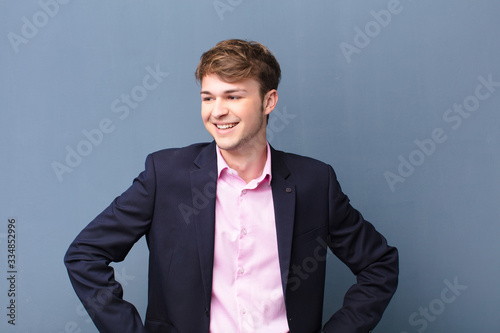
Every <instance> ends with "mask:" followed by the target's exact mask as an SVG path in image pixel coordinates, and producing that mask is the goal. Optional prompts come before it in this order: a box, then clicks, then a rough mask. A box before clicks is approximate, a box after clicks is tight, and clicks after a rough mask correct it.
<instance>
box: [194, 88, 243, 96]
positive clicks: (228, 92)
mask: <svg viewBox="0 0 500 333" xmlns="http://www.w3.org/2000/svg"><path fill="white" fill-rule="evenodd" d="M236 92H247V91H246V90H245V89H231V90H226V91H224V94H225V95H227V94H233V93H236ZM203 94H205V95H212V93H211V92H210V91H208V90H203V91H201V92H200V95H203Z"/></svg>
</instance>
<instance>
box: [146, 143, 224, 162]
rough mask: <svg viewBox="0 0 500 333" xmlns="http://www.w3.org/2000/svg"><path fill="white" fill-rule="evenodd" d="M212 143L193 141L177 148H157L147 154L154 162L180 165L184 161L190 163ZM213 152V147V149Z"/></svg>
mask: <svg viewBox="0 0 500 333" xmlns="http://www.w3.org/2000/svg"><path fill="white" fill-rule="evenodd" d="M211 145H213V143H210V142H202V143H194V144H192V145H189V146H186V147H179V148H167V149H162V150H158V151H156V152H153V153H151V154H149V156H148V158H151V159H152V160H153V161H154V162H155V163H157V162H159V163H162V164H163V163H168V164H173V165H182V164H185V163H189V164H192V163H193V162H194V161H195V160H196V158H197V157H198V156H199V155H200V153H201V152H202V151H204V150H206V149H207V148H209V147H210V146H211ZM214 153H215V149H214Z"/></svg>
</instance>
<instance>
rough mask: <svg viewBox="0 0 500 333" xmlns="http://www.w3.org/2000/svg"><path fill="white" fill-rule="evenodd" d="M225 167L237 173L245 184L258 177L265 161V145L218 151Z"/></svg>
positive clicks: (264, 143)
mask: <svg viewBox="0 0 500 333" xmlns="http://www.w3.org/2000/svg"><path fill="white" fill-rule="evenodd" d="M220 152H221V155H222V157H223V158H224V160H225V161H226V163H227V165H228V166H229V167H230V168H231V169H233V170H235V171H236V172H238V175H239V176H240V177H241V179H243V180H244V181H245V182H246V183H249V182H250V181H251V180H252V179H255V178H257V177H259V176H260V175H261V174H262V171H263V170H264V166H265V165H266V161H267V143H266V141H265V140H264V142H263V143H262V144H259V145H258V146H253V147H250V148H247V149H244V151H243V150H242V149H235V150H222V149H221V150H220Z"/></svg>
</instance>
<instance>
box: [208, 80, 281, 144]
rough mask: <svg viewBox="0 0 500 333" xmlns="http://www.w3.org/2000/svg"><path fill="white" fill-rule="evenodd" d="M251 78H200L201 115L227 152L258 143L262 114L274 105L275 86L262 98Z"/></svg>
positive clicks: (263, 133)
mask: <svg viewBox="0 0 500 333" xmlns="http://www.w3.org/2000/svg"><path fill="white" fill-rule="evenodd" d="M259 89H260V85H259V83H258V82H257V81H256V80H254V79H245V80H242V81H238V82H233V83H228V82H224V81H222V80H221V79H220V78H219V77H218V76H217V75H215V74H210V75H207V76H205V77H204V78H203V79H202V80H201V117H202V119H203V122H204V124H205V127H206V129H207V131H208V132H209V133H210V134H211V135H212V136H213V138H214V140H215V142H216V143H217V146H219V148H220V149H221V150H225V151H228V152H236V151H240V152H242V151H244V150H245V149H248V148H251V147H262V146H263V145H265V142H266V116H267V115H268V114H269V113H271V111H272V110H273V109H274V107H275V106H276V102H277V100H278V95H277V92H276V90H271V91H269V92H268V93H267V94H266V95H265V96H264V98H262V97H261V95H260V90H259Z"/></svg>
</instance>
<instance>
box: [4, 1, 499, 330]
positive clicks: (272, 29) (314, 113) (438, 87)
mask: <svg viewBox="0 0 500 333" xmlns="http://www.w3.org/2000/svg"><path fill="white" fill-rule="evenodd" d="M499 13H500V2H498V1H492V0H490V1H472V0H441V1H430V0H427V1H426V0H413V1H412V0H401V1H396V0H374V1H353V0H350V1H348V0H338V1H318V0H313V1H297V0H295V1H290V0H287V1H284V0H281V1H278V0H276V1H263V0H253V1H250V0H217V1H213V0H204V1H159V0H156V1H138V0H137V1H117V0H110V1H95V0H94V1H69V0H57V1H56V0H40V1H34V0H29V1H21V2H19V1H2V2H1V3H0V31H1V39H0V68H1V72H0V101H1V107H0V138H1V141H0V156H1V157H0V158H1V163H0V220H1V223H0V270H1V274H0V308H1V309H2V310H1V311H0V312H1V313H2V315H1V316H0V331H1V332H56V333H60V332H95V331H96V330H95V328H94V326H93V324H92V323H91V322H90V320H89V318H88V316H87V315H86V314H85V312H84V311H83V308H82V307H81V305H80V303H79V301H78V299H77V298H76V296H75V294H74V292H73V290H72V288H71V286H70V283H69V280H68V278H67V275H66V271H65V268H64V266H63V263H62V257H63V254H64V252H65V250H66V248H67V246H68V245H69V243H70V242H71V240H72V239H73V238H74V237H75V236H76V234H77V233H78V231H79V230H81V229H82V228H83V227H84V226H85V225H86V224H87V223H88V222H89V221H90V220H91V219H92V218H93V217H95V215H97V214H98V213H99V212H100V211H101V210H103V209H104V208H105V207H106V206H107V205H108V204H109V203H110V202H111V201H112V199H113V198H114V197H115V196H117V195H119V194H120V193H121V192H122V191H124V190H125V189H126V188H127V187H128V186H129V185H130V184H131V181H132V179H133V178H134V177H135V176H136V175H137V174H138V173H139V172H140V171H141V170H142V168H143V163H144V159H145V157H146V155H147V154H148V153H149V152H152V151H155V150H158V149H161V148H165V147H176V146H184V145H188V144H190V143H193V142H198V141H207V140H210V137H209V136H208V134H207V133H206V132H205V129H204V127H203V125H202V122H201V120H200V115H199V113H200V111H199V110H200V106H199V104H200V101H199V96H198V93H199V86H198V85H197V84H196V83H195V81H194V75H193V73H194V69H195V67H196V65H197V63H198V60H199V56H200V55H201V53H202V52H203V51H205V50H207V49H209V48H210V47H212V46H213V45H214V44H215V43H216V42H218V41H219V40H222V39H227V38H244V39H251V40H258V41H261V42H262V43H264V44H266V45H267V46H269V47H270V48H271V49H272V50H273V51H274V53H275V54H276V56H277V58H278V60H279V61H280V63H281V65H282V70H283V81H282V85H281V86H280V89H279V93H280V101H279V105H278V108H277V110H275V112H274V115H273V117H274V118H275V120H273V126H272V127H270V128H269V131H270V132H271V134H270V137H269V140H270V141H271V144H272V145H273V146H274V147H276V148H278V149H282V150H286V151H293V152H296V153H299V154H303V155H309V156H313V157H315V158H318V159H321V160H323V161H325V162H327V163H330V164H332V165H333V167H334V168H335V170H336V171H337V173H338V177H339V179H340V182H341V184H342V185H343V189H344V191H345V192H346V193H347V194H348V195H349V196H350V198H351V201H352V203H353V205H354V206H355V207H357V208H358V209H359V210H361V211H362V212H363V214H364V216H365V217H366V218H367V219H368V220H370V221H372V222H373V223H374V224H375V225H376V226H377V228H378V229H379V230H380V231H381V232H382V233H383V234H384V235H386V237H387V238H388V239H389V241H390V243H391V244H393V245H396V246H397V247H398V248H399V250H400V256H401V277H400V286H399V289H398V292H397V294H396V296H395V298H394V299H393V301H392V302H391V304H390V306H389V308H388V309H387V311H386V314H385V316H384V318H383V320H382V321H381V323H380V324H379V326H378V327H377V329H376V330H375V331H376V332H396V333H402V332H407V333H413V332H471V331H475V332H498V331H499V329H500V319H499V318H500V317H499V316H498V311H499V309H500V290H499V288H498V283H497V277H498V276H499V274H500V264H499V261H498V253H499V252H500V242H498V239H499V236H500V228H498V222H499V218H500V208H499V207H500V205H499V199H500V175H499V168H500V156H499V147H500V142H499V139H500V135H499V133H500V131H499V127H500V126H499V121H500V109H499V105H500V62H499V61H498V59H499V58H500V39H499V37H498V31H500V20H499V19H498V15H499ZM150 72H157V74H156V79H151V78H152V77H149V78H148V75H151V74H149V73H150ZM158 72H159V74H158ZM167 73H168V74H167ZM145 78H146V82H145V83H146V85H144V79H145ZM146 88H148V89H146ZM126 95H129V96H130V97H129V101H128V102H126V98H127V97H126ZM127 103H128V104H127ZM96 129H99V132H97V130H96ZM85 133H86V134H85ZM99 133H101V134H102V135H99ZM87 136H90V137H91V138H92V140H91V139H88V138H87ZM76 154H78V156H76ZM9 219H10V220H11V221H12V219H15V223H14V225H15V236H16V249H15V256H16V257H15V260H16V262H15V267H14V268H15V271H16V273H15V277H16V279H15V289H16V297H15V302H16V303H15V304H16V319H15V324H16V325H15V326H13V325H11V324H8V320H10V318H9V317H8V316H7V314H8V313H9V311H10V310H9V309H7V307H8V306H9V304H10V303H9V302H10V300H11V299H13V297H9V296H8V290H9V289H10V282H9V281H8V280H7V278H8V277H9V276H10V273H7V272H8V271H9V270H10V269H9V267H8V262H7V260H8V254H9V253H8V240H9V238H8V224H9V223H8V221H9ZM146 256H147V248H146V246H145V242H144V240H141V241H139V243H138V244H137V245H136V247H135V248H134V249H133V250H132V251H131V253H130V255H129V256H128V257H127V259H126V260H125V261H124V262H123V263H120V264H116V265H115V267H116V272H117V277H118V279H119V280H120V281H121V282H122V284H123V285H124V288H125V297H126V299H128V300H130V301H132V302H133V303H134V304H136V306H137V308H138V309H139V311H140V313H141V314H144V312H145V307H146V280H147V276H146V268H147V262H146ZM327 278H328V283H329V287H328V288H327V291H326V294H327V297H326V301H325V314H331V313H333V312H334V311H335V309H337V308H338V307H339V306H340V305H341V302H342V296H343V293H344V292H345V290H346V289H347V288H348V286H349V285H350V284H351V283H353V281H354V278H353V277H352V276H351V274H350V272H349V271H348V270H347V269H346V268H345V267H343V266H342V264H341V263H339V262H338V260H337V259H336V258H335V257H333V256H330V257H329V259H328V277H327Z"/></svg>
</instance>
